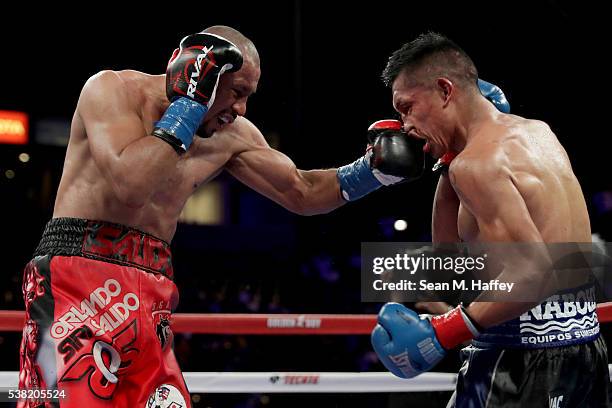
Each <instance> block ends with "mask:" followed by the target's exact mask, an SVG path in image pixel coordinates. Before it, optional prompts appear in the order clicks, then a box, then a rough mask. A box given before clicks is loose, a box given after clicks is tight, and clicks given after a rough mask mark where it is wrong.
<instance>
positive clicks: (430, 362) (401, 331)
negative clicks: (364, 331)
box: [372, 303, 478, 378]
mask: <svg viewBox="0 0 612 408" xmlns="http://www.w3.org/2000/svg"><path fill="white" fill-rule="evenodd" d="M477 334H478V330H477V329H476V326H475V325H474V323H473V322H472V321H471V320H470V318H469V317H468V316H467V314H466V313H465V311H464V310H463V308H462V307H461V306H459V307H456V308H455V309H453V310H451V311H449V312H448V313H446V314H443V315H440V316H433V317H431V316H429V315H418V314H416V312H414V311H413V310H410V309H408V308H407V307H405V306H404V305H401V304H399V303H387V304H386V305H384V306H383V307H382V309H381V310H380V313H379V314H378V324H377V325H376V327H375V328H374V330H373V331H372V346H373V347H374V351H376V354H377V355H378V358H379V359H380V361H381V362H382V363H383V364H384V366H385V367H387V369H388V370H389V371H391V372H392V373H393V374H395V375H396V376H398V377H401V378H412V377H416V376H417V375H419V374H421V373H423V372H426V371H429V370H431V369H432V368H433V367H434V366H435V365H436V364H438V363H439V362H440V361H441V360H442V359H443V358H444V356H446V350H450V349H453V348H455V347H456V346H458V345H459V344H461V343H463V342H465V341H467V340H471V339H472V338H473V337H474V336H476V335H477Z"/></svg>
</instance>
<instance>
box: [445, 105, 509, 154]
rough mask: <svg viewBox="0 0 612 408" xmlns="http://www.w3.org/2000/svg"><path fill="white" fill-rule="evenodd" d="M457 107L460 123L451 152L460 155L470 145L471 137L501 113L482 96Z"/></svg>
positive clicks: (456, 129)
mask: <svg viewBox="0 0 612 408" xmlns="http://www.w3.org/2000/svg"><path fill="white" fill-rule="evenodd" d="M457 106H458V108H457V117H458V121H457V126H456V127H455V135H454V137H453V143H452V147H451V150H453V151H455V152H457V153H459V152H461V151H462V150H463V149H464V148H465V146H466V145H467V144H468V143H469V141H470V139H471V137H472V136H473V135H475V134H476V133H478V130H479V129H480V128H481V127H482V126H484V125H485V124H486V123H490V121H491V120H493V119H494V117H495V116H497V115H499V112H498V111H497V109H496V108H495V106H494V105H493V104H491V102H489V101H488V100H486V99H485V98H484V97H481V96H480V94H479V95H478V96H475V97H471V98H470V99H469V101H466V103H460V104H458V105H457Z"/></svg>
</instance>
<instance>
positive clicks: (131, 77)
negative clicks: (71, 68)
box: [80, 70, 148, 107]
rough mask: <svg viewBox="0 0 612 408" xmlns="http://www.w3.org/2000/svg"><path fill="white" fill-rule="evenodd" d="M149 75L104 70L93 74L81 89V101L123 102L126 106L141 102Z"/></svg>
mask: <svg viewBox="0 0 612 408" xmlns="http://www.w3.org/2000/svg"><path fill="white" fill-rule="evenodd" d="M147 77H148V76H147V75H146V74H143V73H141V72H137V71H131V70H125V71H111V70H104V71H100V72H98V73H96V74H95V75H92V76H91V77H90V78H89V79H88V80H87V82H85V85H84V86H83V90H82V91H81V96H80V102H81V103H82V102H89V103H92V104H100V103H102V104H109V103H112V104H113V105H116V104H121V106H123V107H126V106H129V105H135V104H137V103H139V102H141V99H142V97H143V95H144V92H143V89H144V84H146V83H147V81H148V78H147Z"/></svg>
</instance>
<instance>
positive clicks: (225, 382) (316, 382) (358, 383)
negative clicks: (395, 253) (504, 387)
mask: <svg viewBox="0 0 612 408" xmlns="http://www.w3.org/2000/svg"><path fill="white" fill-rule="evenodd" d="M608 369H609V370H610V373H611V376H612V364H610V365H609V366H608ZM183 376H184V377H185V382H186V383H187V388H188V389H189V392H190V393H209V394H212V393H217V394H238V393H242V394H259V393H368V392H425V391H453V390H454V389H455V382H456V380H457V375H456V374H453V373H424V374H421V375H420V376H418V377H416V378H412V379H410V380H404V379H401V378H398V377H395V376H394V375H393V374H391V373H387V372H362V373H351V372H320V373H318V372H185V373H183ZM18 383H19V380H18V373H17V372H16V371H0V389H17V387H18Z"/></svg>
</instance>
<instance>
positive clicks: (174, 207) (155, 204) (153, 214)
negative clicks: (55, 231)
mask: <svg viewBox="0 0 612 408" xmlns="http://www.w3.org/2000/svg"><path fill="white" fill-rule="evenodd" d="M118 75H120V76H121V77H122V79H123V80H124V82H125V86H127V87H129V92H127V94H129V95H130V96H129V98H130V100H129V101H128V102H129V103H128V106H129V107H130V108H131V109H134V112H136V113H137V114H138V115H139V117H140V118H141V119H142V132H143V137H153V136H147V135H150V134H151V131H152V130H153V123H154V122H155V121H157V120H159V119H160V118H161V116H162V115H163V113H164V109H163V107H160V106H159V104H158V103H156V102H155V101H154V100H153V99H152V98H151V97H150V96H148V94H147V93H146V92H145V87H146V86H148V85H149V84H150V77H149V76H148V75H146V74H142V73H139V72H134V71H122V72H119V73H118ZM249 125H250V123H247V121H246V119H243V118H237V120H236V122H234V123H233V124H231V125H228V126H227V127H226V128H224V129H223V130H220V131H217V132H216V133H214V134H213V136H212V137H209V138H200V137H196V138H195V139H194V143H193V145H192V146H191V148H190V149H189V151H188V152H187V153H186V154H184V155H182V156H181V157H180V159H179V160H178V162H177V164H176V167H175V168H174V169H173V171H172V172H170V173H168V174H167V177H166V178H165V179H164V180H163V181H162V182H159V181H155V183H156V184H157V185H156V187H155V191H154V193H153V194H152V196H151V199H150V200H149V201H148V202H147V203H146V204H145V205H144V206H143V207H140V208H131V207H129V206H127V205H125V204H123V203H122V202H121V201H119V200H118V198H117V197H116V195H115V193H114V191H113V188H112V186H111V184H110V183H109V182H108V181H107V180H106V178H105V177H104V174H103V171H104V170H103V169H100V168H99V166H98V165H97V163H96V162H95V161H94V159H93V157H92V154H91V152H90V146H89V143H88V137H87V132H86V130H85V124H84V123H83V120H82V118H81V116H80V114H79V108H78V106H77V109H76V111H75V113H74V116H73V119H72V126H71V131H70V142H69V144H68V150H67V152H66V159H65V163H64V170H63V174H62V179H61V182H60V186H59V190H58V193H57V198H56V202H55V208H54V212H53V216H54V217H76V218H85V219H91V220H103V221H109V222H115V223H119V224H123V225H126V226H130V227H134V228H138V229H141V230H143V231H145V232H148V233H150V234H152V235H155V236H157V237H159V238H161V239H164V240H166V241H170V240H171V239H172V237H173V235H174V232H175V231H176V224H177V221H178V218H179V215H180V213H181V211H182V208H183V206H184V204H185V202H186V201H187V199H188V198H189V196H190V195H191V194H192V193H193V192H194V190H195V189H196V188H197V187H198V186H199V185H201V184H202V183H205V182H207V181H209V180H210V179H212V178H214V177H215V176H216V175H217V174H219V172H220V171H221V170H222V169H223V167H224V165H225V164H226V163H227V162H228V161H229V160H230V159H231V158H232V156H233V155H234V154H235V153H236V152H238V151H240V149H241V148H243V147H242V146H243V145H244V144H245V143H247V142H246V141H244V140H243V136H242V135H243V134H244V133H245V128H247V127H248V126H249ZM133 171H134V172H138V171H139V169H138V168H134V169H133ZM152 182H153V181H152Z"/></svg>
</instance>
